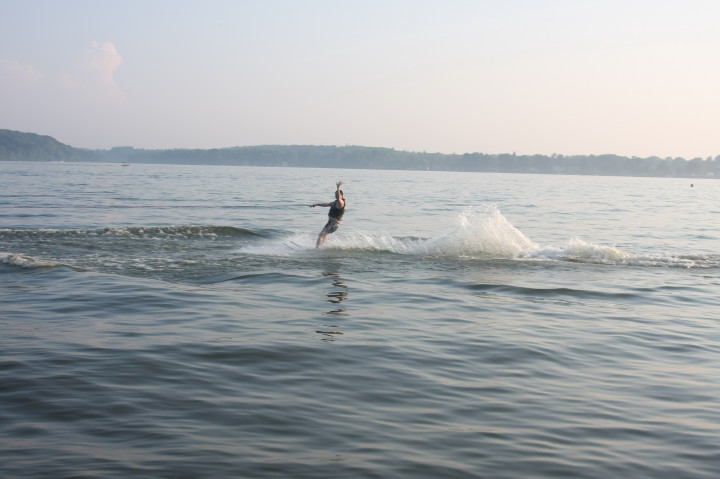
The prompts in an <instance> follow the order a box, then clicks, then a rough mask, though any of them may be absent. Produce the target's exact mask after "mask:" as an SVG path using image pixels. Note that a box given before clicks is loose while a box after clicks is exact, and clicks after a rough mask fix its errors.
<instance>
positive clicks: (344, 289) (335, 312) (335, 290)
mask: <svg viewBox="0 0 720 479" xmlns="http://www.w3.org/2000/svg"><path fill="white" fill-rule="evenodd" d="M322 275H323V276H325V277H329V278H332V291H330V292H329V293H328V294H327V295H326V296H327V298H328V299H326V300H325V301H326V302H328V303H332V304H333V306H334V308H333V309H331V310H330V311H327V312H325V313H323V314H325V315H330V316H334V317H343V316H349V315H348V313H346V312H345V309H346V308H345V306H343V304H342V303H343V301H345V300H346V299H347V298H348V286H347V284H345V283H344V282H343V280H342V279H341V278H340V275H339V274H338V273H334V272H329V271H324V272H323V273H322ZM322 327H323V328H324V329H323V330H317V331H315V332H316V333H318V334H321V335H323V338H322V341H335V337H336V336H339V335H342V334H344V333H343V332H342V331H340V330H339V328H340V326H339V325H337V324H323V325H322Z"/></svg>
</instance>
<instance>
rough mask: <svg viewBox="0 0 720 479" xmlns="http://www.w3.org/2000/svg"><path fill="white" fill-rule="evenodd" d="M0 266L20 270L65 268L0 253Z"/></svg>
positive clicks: (17, 255)
mask: <svg viewBox="0 0 720 479" xmlns="http://www.w3.org/2000/svg"><path fill="white" fill-rule="evenodd" d="M0 264H6V265H9V266H19V267H21V268H59V267H63V266H66V265H64V264H62V263H54V262H52V261H46V260H42V259H38V258H33V257H30V256H23V255H19V254H14V253H0Z"/></svg>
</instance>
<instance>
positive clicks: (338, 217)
mask: <svg viewBox="0 0 720 479" xmlns="http://www.w3.org/2000/svg"><path fill="white" fill-rule="evenodd" d="M342 184H343V182H342V181H338V182H337V183H335V201H333V202H331V203H316V204H314V205H308V206H310V207H311V208H315V207H316V206H325V207H327V206H329V207H330V211H329V212H328V222H327V224H325V227H323V229H322V231H321V232H320V234H319V235H318V238H317V242H316V243H315V247H316V248H319V247H320V246H321V245H322V244H323V243H324V242H325V238H326V237H327V235H329V234H331V233H334V232H335V231H336V230H337V229H338V226H340V222H341V221H342V217H343V213H345V197H344V196H343V190H341V189H340V185H342Z"/></svg>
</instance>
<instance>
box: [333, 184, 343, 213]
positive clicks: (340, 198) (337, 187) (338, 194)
mask: <svg viewBox="0 0 720 479" xmlns="http://www.w3.org/2000/svg"><path fill="white" fill-rule="evenodd" d="M342 184H343V182H342V180H340V181H338V182H337V183H335V198H337V202H338V203H339V204H340V208H345V198H343V195H342V193H341V190H340V187H341V186H342Z"/></svg>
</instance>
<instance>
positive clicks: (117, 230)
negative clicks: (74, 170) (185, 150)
mask: <svg viewBox="0 0 720 479" xmlns="http://www.w3.org/2000/svg"><path fill="white" fill-rule="evenodd" d="M270 234H271V233H270V232H265V231H251V230H248V229H244V228H236V227H233V226H198V225H189V226H124V227H113V228H96V229H69V230H64V229H36V230H35V229H33V230H30V229H0V239H5V240H10V239H25V238H27V239H42V238H50V239H62V238H96V237H125V238H142V239H172V238H174V239H203V238H204V239H216V238H243V237H267V236H269V235H270Z"/></svg>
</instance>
